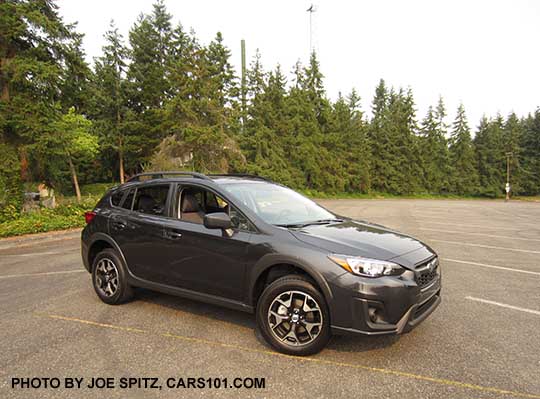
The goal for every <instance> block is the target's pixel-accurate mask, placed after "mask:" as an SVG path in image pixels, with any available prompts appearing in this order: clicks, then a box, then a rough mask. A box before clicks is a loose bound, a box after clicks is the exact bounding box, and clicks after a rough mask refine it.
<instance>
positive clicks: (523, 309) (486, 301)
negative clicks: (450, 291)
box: [465, 296, 540, 316]
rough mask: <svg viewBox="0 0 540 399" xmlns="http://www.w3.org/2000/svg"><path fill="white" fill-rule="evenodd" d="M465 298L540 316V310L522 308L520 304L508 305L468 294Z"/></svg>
mask: <svg viewBox="0 0 540 399" xmlns="http://www.w3.org/2000/svg"><path fill="white" fill-rule="evenodd" d="M465 299H469V300H471V301H476V302H482V303H487V304H490V305H495V306H500V307H502V308H507V309H513V310H519V311H520V312H526V313H531V314H535V315H537V316H540V311H538V310H532V309H527V308H520V307H519V306H513V305H507V304H506V303H500V302H495V301H488V300H487V299H482V298H475V297H473V296H466V297H465Z"/></svg>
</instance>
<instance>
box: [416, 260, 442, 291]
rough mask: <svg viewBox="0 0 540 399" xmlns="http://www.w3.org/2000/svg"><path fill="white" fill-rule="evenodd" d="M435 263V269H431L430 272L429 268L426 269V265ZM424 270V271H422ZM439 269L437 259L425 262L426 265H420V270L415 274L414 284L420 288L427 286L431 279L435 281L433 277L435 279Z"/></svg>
mask: <svg viewBox="0 0 540 399" xmlns="http://www.w3.org/2000/svg"><path fill="white" fill-rule="evenodd" d="M433 261H434V262H435V267H433V269H431V270H430V268H429V267H427V265H428V264H429V263H431V262H433ZM423 268H425V269H423ZM438 268H439V261H438V260H437V258H435V259H433V260H431V261H430V262H427V263H426V264H424V265H422V266H420V267H419V269H421V270H420V271H417V272H416V283H417V284H418V285H419V286H420V287H421V288H423V287H425V286H427V285H429V284H430V283H431V282H432V281H433V279H435V277H437V273H438V270H437V269H438Z"/></svg>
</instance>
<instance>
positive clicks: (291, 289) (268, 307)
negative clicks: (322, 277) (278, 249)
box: [257, 275, 330, 356]
mask: <svg viewBox="0 0 540 399" xmlns="http://www.w3.org/2000/svg"><path fill="white" fill-rule="evenodd" d="M257 325H258V327H259V329H260V332H261V335H262V336H263V338H264V339H265V341H266V342H268V343H269V344H270V345H271V346H272V347H273V348H274V349H276V350H277V351H279V352H282V353H286V354H288V355H297V356H306V355H312V354H315V353H317V352H320V351H321V350H322V349H323V348H324V347H325V346H326V344H327V343H328V340H329V339H330V314H329V311H328V306H327V304H326V301H325V299H324V296H323V295H322V294H321V293H320V292H319V290H317V288H315V286H314V285H313V283H312V282H311V281H310V280H309V279H308V278H306V277H303V276H299V275H288V276H285V277H281V278H279V279H277V280H276V281H274V282H272V283H271V284H270V285H268V286H267V287H266V288H265V290H264V291H263V293H262V295H261V297H260V298H259V301H258V303H257Z"/></svg>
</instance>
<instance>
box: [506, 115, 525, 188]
mask: <svg viewBox="0 0 540 399" xmlns="http://www.w3.org/2000/svg"><path fill="white" fill-rule="evenodd" d="M522 134H523V123H522V122H521V121H520V120H519V118H518V117H517V115H516V114H515V113H513V112H512V113H511V114H510V115H508V118H506V121H505V122H504V126H503V141H504V150H505V152H506V156H507V157H508V172H509V173H510V176H509V177H510V183H511V184H510V185H511V192H512V194H517V193H519V192H520V191H521V185H522V179H523V173H522V170H521V157H522V154H521V142H522V139H521V136H522Z"/></svg>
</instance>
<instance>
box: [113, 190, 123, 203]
mask: <svg viewBox="0 0 540 399" xmlns="http://www.w3.org/2000/svg"><path fill="white" fill-rule="evenodd" d="M124 194H125V191H124V190H122V191H117V192H115V193H114V194H113V195H111V204H112V205H113V206H120V202H122V198H123V197H124Z"/></svg>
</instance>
